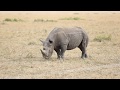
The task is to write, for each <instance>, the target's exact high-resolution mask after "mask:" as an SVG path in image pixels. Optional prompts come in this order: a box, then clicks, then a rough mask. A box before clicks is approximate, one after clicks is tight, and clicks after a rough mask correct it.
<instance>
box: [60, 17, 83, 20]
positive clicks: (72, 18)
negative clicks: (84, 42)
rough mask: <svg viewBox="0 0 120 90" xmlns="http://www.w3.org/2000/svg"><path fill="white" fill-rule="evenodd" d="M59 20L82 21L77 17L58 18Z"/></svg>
mask: <svg viewBox="0 0 120 90" xmlns="http://www.w3.org/2000/svg"><path fill="white" fill-rule="evenodd" d="M59 20H84V19H81V18H79V17H68V18H60V19H59Z"/></svg>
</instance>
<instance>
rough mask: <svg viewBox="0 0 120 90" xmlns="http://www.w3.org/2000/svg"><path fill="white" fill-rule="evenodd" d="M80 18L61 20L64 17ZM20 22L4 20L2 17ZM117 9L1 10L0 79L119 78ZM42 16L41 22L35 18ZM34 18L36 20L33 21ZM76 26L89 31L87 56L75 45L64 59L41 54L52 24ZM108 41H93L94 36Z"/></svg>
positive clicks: (119, 45)
mask: <svg viewBox="0 0 120 90" xmlns="http://www.w3.org/2000/svg"><path fill="white" fill-rule="evenodd" d="M71 17H72V18H75V17H77V18H79V20H61V19H63V18H64V19H65V18H71ZM7 18H9V19H17V20H19V19H20V20H21V21H7V20H5V19H7ZM119 18H120V12H112V11H109V12H95V11H94V12H92V11H89V12H87V11H86V12H84V11H82V12H74V11H73V12H67V11H66V12H52V11H50V12H43V11H42V12H25V11H24V12H15V11H14V12H12V11H9V12H3V11H1V12H0V78H9V79H11V78H21V79H23V78H25V79H26V78H29V79H32V78H36V79H41V78H44V79H47V78H50V79H51V78H59V79H62V78H67V79H71V78H73V79H74V78H76V79H91V78H92V79H96V78H98V79H102V78H104V79H119V78H120V19H119ZM39 19H42V20H44V21H37V20H39ZM35 20H36V21H35ZM74 26H79V27H82V28H83V29H85V31H86V32H87V33H88V35H89V38H90V41H89V45H88V48H87V53H88V58H87V59H84V60H83V59H81V58H80V56H81V51H80V50H79V49H78V48H76V49H74V50H70V51H66V52H65V60H64V61H62V60H61V61H59V60H57V59H56V58H57V56H56V53H55V52H54V53H53V55H52V57H51V59H50V60H44V59H43V58H42V55H41V53H40V49H42V44H41V42H40V41H39V39H43V40H44V39H46V37H47V35H48V34H49V32H50V31H51V30H52V29H53V28H55V27H74ZM104 35H106V36H109V35H110V36H111V38H110V40H102V41H101V42H99V41H94V38H96V37H97V36H104Z"/></svg>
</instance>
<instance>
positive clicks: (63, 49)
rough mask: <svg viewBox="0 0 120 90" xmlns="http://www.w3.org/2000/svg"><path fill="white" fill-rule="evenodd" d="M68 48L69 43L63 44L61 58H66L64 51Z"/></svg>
mask: <svg viewBox="0 0 120 90" xmlns="http://www.w3.org/2000/svg"><path fill="white" fill-rule="evenodd" d="M66 50H67V45H63V46H61V58H62V59H63V60H64V53H65V51H66Z"/></svg>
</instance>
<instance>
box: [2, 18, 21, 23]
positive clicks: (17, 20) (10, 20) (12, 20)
mask: <svg viewBox="0 0 120 90" xmlns="http://www.w3.org/2000/svg"><path fill="white" fill-rule="evenodd" d="M3 21H6V22H21V21H23V20H22V19H16V18H14V19H10V18H6V19H5V20H3Z"/></svg>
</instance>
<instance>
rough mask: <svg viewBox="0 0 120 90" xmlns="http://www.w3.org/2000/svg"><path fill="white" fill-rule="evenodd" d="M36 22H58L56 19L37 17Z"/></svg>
mask: <svg viewBox="0 0 120 90" xmlns="http://www.w3.org/2000/svg"><path fill="white" fill-rule="evenodd" d="M34 22H57V21H56V20H48V19H47V20H44V19H35V20H34Z"/></svg>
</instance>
